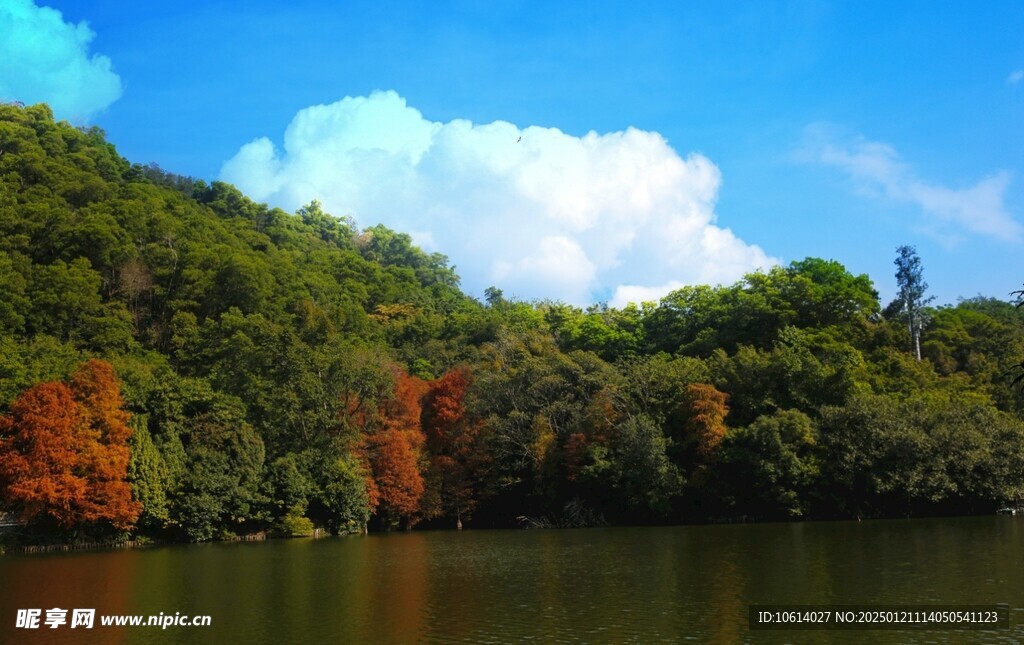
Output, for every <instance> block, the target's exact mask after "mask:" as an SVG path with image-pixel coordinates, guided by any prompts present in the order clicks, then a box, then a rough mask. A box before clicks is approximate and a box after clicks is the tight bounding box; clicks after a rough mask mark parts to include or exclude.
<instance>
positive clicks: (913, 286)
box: [895, 245, 935, 360]
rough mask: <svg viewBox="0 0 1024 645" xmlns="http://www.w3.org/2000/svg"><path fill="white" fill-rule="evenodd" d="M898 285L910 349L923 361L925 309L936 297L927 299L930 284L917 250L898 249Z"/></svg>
mask: <svg viewBox="0 0 1024 645" xmlns="http://www.w3.org/2000/svg"><path fill="white" fill-rule="evenodd" d="M895 264H896V284H897V285H898V286H899V289H900V293H899V296H898V297H897V300H898V301H899V312H900V314H901V315H902V316H903V318H904V319H905V320H906V322H907V330H908V331H909V332H910V349H911V351H912V352H913V353H914V356H915V357H916V358H917V360H921V331H922V330H923V329H924V327H925V325H927V324H928V314H927V312H926V311H925V307H927V306H928V304H929V303H930V302H931V301H932V300H934V299H935V296H928V297H925V295H924V294H925V291H927V290H928V283H927V282H925V281H924V270H923V269H922V268H921V258H920V256H918V255H917V249H915V248H914V247H912V246H907V245H903V246H900V247H898V248H897V249H896V260H895Z"/></svg>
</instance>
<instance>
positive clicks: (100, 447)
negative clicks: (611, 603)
mask: <svg viewBox="0 0 1024 645" xmlns="http://www.w3.org/2000/svg"><path fill="white" fill-rule="evenodd" d="M311 197H312V196H311ZM441 244H442V246H443V240H442V241H441ZM878 252H879V253H880V254H885V255H887V256H888V255H891V254H892V252H893V250H892V249H879V250H878ZM925 268H927V267H925ZM878 279H883V280H887V281H888V280H892V277H891V276H878ZM978 288H979V290H984V289H985V285H978ZM886 304H888V303H886ZM927 314H928V315H927V319H928V324H927V325H926V326H925V327H924V331H923V333H922V336H921V339H920V348H921V354H922V359H921V360H920V361H919V360H917V358H916V357H915V354H914V349H915V348H914V343H913V342H912V339H911V335H910V332H909V331H908V326H907V324H906V321H905V320H904V319H903V317H902V314H901V311H900V308H899V307H898V306H887V307H884V306H883V303H880V302H879V300H878V295H877V293H876V291H875V288H874V284H873V282H872V280H871V279H869V278H868V277H867V276H864V275H859V276H858V275H852V274H851V273H849V272H848V271H847V270H846V269H845V268H844V267H842V266H841V265H840V264H838V263H836V262H834V261H828V260H821V259H816V258H808V259H806V260H803V261H799V262H794V263H792V264H790V265H789V266H786V267H777V268H774V269H772V270H771V271H769V272H767V273H755V274H751V275H748V276H747V277H746V278H744V279H743V280H742V281H740V282H738V283H737V284H734V285H731V286H723V287H685V288H683V289H680V290H678V291H676V292H674V293H672V294H670V295H668V296H667V297H665V298H664V299H662V300H661V302H660V303H651V304H647V305H643V306H640V307H634V306H630V307H626V308H624V309H612V308H608V307H605V306H602V305H595V306H593V307H590V308H588V309H586V310H580V309H578V308H576V307H572V306H568V305H565V304H560V303H552V302H534V303H524V302H517V301H510V300H506V299H505V298H504V297H503V295H502V293H501V291H500V289H498V288H492V289H490V290H488V292H487V296H486V301H485V302H479V301H477V300H475V299H473V298H471V297H468V296H467V295H465V294H463V293H462V292H461V291H460V290H459V282H458V277H457V275H456V272H455V268H454V267H451V266H450V265H449V264H448V261H447V258H445V257H444V256H442V255H439V254H427V253H424V252H423V251H421V250H420V249H418V248H416V247H415V246H414V245H413V244H412V241H411V239H410V237H409V236H408V235H405V234H403V233H400V232H395V231H391V230H388V229H387V228H385V227H383V226H372V227H369V228H360V227H359V226H358V225H357V223H356V222H354V221H352V220H351V219H347V218H346V217H334V216H332V215H331V214H327V213H325V212H323V211H322V209H321V207H320V206H319V204H318V203H317V202H315V201H314V202H311V203H310V204H309V205H308V206H306V207H304V208H302V209H300V210H299V211H298V212H297V213H295V214H290V213H286V212H283V211H281V210H279V209H273V208H268V207H267V206H266V205H262V204H256V203H253V202H252V201H251V200H249V199H247V198H246V197H245V196H244V195H242V194H241V193H240V192H239V191H238V190H236V189H235V188H233V187H232V186H230V185H226V184H223V183H219V182H214V183H213V184H207V183H205V182H203V181H198V180H192V179H189V178H185V177H180V176H176V175H173V174H170V173H166V172H164V171H162V170H160V169H159V168H158V167H156V166H140V165H135V164H132V163H129V162H128V161H126V160H125V159H123V158H121V157H120V156H119V155H118V154H117V152H116V150H115V149H114V147H113V145H111V144H110V143H108V142H107V141H106V140H105V137H104V135H103V133H102V132H101V131H99V130H97V129H87V130H83V129H79V128H75V127H73V126H71V125H69V124H67V123H64V122H61V123H57V122H55V121H54V119H53V116H52V113H51V112H50V110H49V109H48V108H47V107H46V106H44V105H36V106H31V107H21V106H17V105H0V511H3V510H6V511H8V512H9V513H11V514H13V515H15V516H18V517H21V518H22V519H24V520H26V521H27V522H28V525H27V527H26V528H25V531H26V532H28V533H30V534H33V535H36V536H45V535H54V536H64V535H67V534H69V533H74V534H76V535H82V534H87V535H97V536H110V535H115V534H118V533H119V532H121V534H123V532H126V531H131V532H134V533H136V534H141V535H149V536H154V537H159V538H168V539H186V540H207V539H216V538H222V537H229V536H232V535H241V534H246V533H252V532H256V531H261V530H273V531H277V532H280V533H283V534H306V533H309V532H311V531H312V529H313V527H314V526H316V527H323V528H327V529H330V530H332V531H334V532H339V533H342V532H351V531H360V530H362V529H363V527H364V526H367V525H369V527H370V528H371V529H375V530H376V529H388V528H397V527H411V526H413V525H417V524H419V525H422V526H431V525H433V526H443V527H454V526H455V525H456V522H459V521H461V522H462V523H463V524H465V525H466V526H471V527H472V526H512V525H516V524H517V523H519V522H520V521H524V522H528V523H529V522H532V523H535V524H540V525H583V524H594V523H601V522H609V523H635V522H644V523H647V522H666V523H675V522H689V521H706V520H727V519H738V518H744V517H747V518H755V519H776V518H792V517H812V518H823V517H854V516H857V517H875V516H902V515H908V514H913V515H919V514H936V513H969V512H979V513H981V512H984V513H988V512H992V511H994V510H995V508H996V507H997V506H998V505H1001V504H1004V503H1007V502H1013V501H1016V500H1018V499H1022V498H1024V422H1022V415H1024V397H1022V395H1021V393H1020V392H1019V391H1018V390H1017V389H1015V388H1012V387H1010V381H1011V380H1012V378H1013V375H1014V373H1013V368H1014V365H1016V364H1018V363H1020V362H1021V359H1022V357H1024V311H1022V310H1019V309H1017V308H1016V307H1014V306H1013V304H1012V303H1010V302H1006V301H1001V300H997V299H987V298H981V297H978V298H973V299H968V300H963V301H962V302H960V303H959V304H957V305H956V306H944V307H938V308H930V309H928V310H927ZM519 518H525V519H523V520H520V519H519Z"/></svg>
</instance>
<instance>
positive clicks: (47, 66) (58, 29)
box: [0, 0, 121, 121]
mask: <svg viewBox="0 0 1024 645" xmlns="http://www.w3.org/2000/svg"><path fill="white" fill-rule="evenodd" d="M94 36H95V34H94V33H93V32H92V30H90V29H89V27H88V25H86V24H85V23H84V22H82V23H79V24H77V25H72V24H69V23H66V22H64V18H63V16H62V15H61V13H60V12H59V11H56V10H54V9H50V8H49V7H37V6H36V5H35V4H34V3H33V2H32V0H0V99H3V100H8V101H21V102H23V103H26V104H30V103H40V102H46V103H49V104H50V107H52V108H53V111H54V113H55V114H56V115H57V117H58V118H63V119H70V120H72V121H84V120H87V119H88V118H89V117H91V116H92V115H93V114H95V113H97V112H99V111H100V110H102V109H103V108H105V107H107V106H108V105H110V104H111V103H113V102H114V101H116V100H117V99H118V98H120V96H121V79H120V78H119V77H118V76H117V74H115V73H114V72H113V71H112V70H111V66H110V59H109V58H107V57H106V56H97V55H93V56H89V43H90V42H91V41H92V39H93V37H94Z"/></svg>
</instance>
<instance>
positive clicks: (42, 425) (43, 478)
mask: <svg viewBox="0 0 1024 645" xmlns="http://www.w3.org/2000/svg"><path fill="white" fill-rule="evenodd" d="M127 422H128V414H127V413H126V412H124V410H123V409H122V401H121V394H120V384H119V382H118V380H117V377H116V376H115V375H114V370H113V368H112V367H111V366H110V365H109V364H108V363H105V362H103V361H99V360H91V361H89V362H87V363H85V364H84V365H82V366H81V367H80V368H79V369H78V371H76V372H75V374H74V375H73V376H72V379H71V384H70V386H69V385H67V384H64V383H59V382H47V383H40V384H39V385H36V386H35V387H33V388H31V389H29V390H27V391H25V392H24V393H23V394H22V395H21V396H20V397H18V399H17V400H16V401H15V402H14V404H13V405H12V406H11V412H10V414H9V415H7V416H4V417H0V498H2V499H3V500H4V502H5V503H6V505H8V506H9V507H10V508H11V509H12V510H15V511H16V512H17V513H18V514H19V516H20V517H21V518H22V519H24V520H26V521H34V520H39V519H42V518H49V519H50V520H52V521H54V522H55V523H56V524H57V525H58V526H60V527H61V528H65V529H68V528H73V527H78V526H81V525H86V524H94V523H96V522H100V521H107V522H109V523H110V524H111V525H112V526H114V527H115V528H118V529H128V528H131V527H132V526H133V525H134V524H135V520H136V519H138V516H139V512H140V511H141V505H140V504H139V503H138V502H135V501H133V500H132V498H131V488H130V486H129V484H128V482H127V481H126V478H127V469H128V458H129V453H128V438H129V437H130V436H131V429H130V428H129V427H128V424H127Z"/></svg>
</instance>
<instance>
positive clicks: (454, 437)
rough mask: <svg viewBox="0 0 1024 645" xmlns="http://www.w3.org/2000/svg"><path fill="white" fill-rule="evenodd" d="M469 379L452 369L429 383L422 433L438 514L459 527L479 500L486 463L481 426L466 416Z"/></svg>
mask: <svg viewBox="0 0 1024 645" xmlns="http://www.w3.org/2000/svg"><path fill="white" fill-rule="evenodd" d="M470 379H471V374H470V372H469V370H468V369H466V368H458V369H453V370H451V371H449V372H448V373H446V374H445V375H444V376H442V377H441V378H439V379H437V380H436V381H433V382H431V383H430V388H429V390H428V391H427V394H426V396H425V397H424V402H423V416H422V423H423V431H424V434H425V435H426V437H427V448H428V449H429V452H430V455H431V470H432V475H433V480H434V485H435V486H436V488H437V490H436V498H437V499H436V505H437V508H436V509H435V514H438V515H447V516H449V517H454V518H455V523H456V527H458V528H462V519H463V517H468V516H469V514H470V513H472V511H473V508H474V507H475V506H476V504H477V502H478V501H479V500H478V494H479V491H478V490H477V489H478V488H479V480H480V478H481V471H482V470H483V468H484V467H485V465H486V462H487V456H486V454H485V453H484V452H483V451H482V450H481V449H480V446H479V443H480V442H479V438H480V428H481V426H482V424H480V423H473V422H472V421H471V420H470V419H469V418H468V416H467V414H466V405H465V398H466V392H467V391H468V390H469V385H470Z"/></svg>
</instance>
